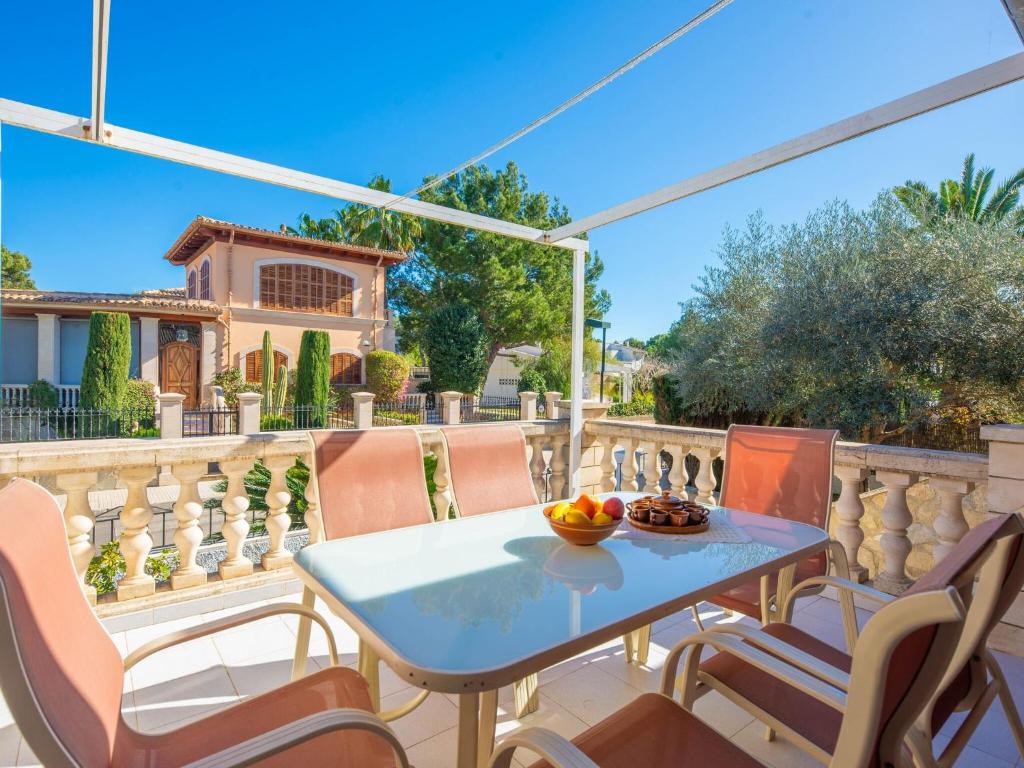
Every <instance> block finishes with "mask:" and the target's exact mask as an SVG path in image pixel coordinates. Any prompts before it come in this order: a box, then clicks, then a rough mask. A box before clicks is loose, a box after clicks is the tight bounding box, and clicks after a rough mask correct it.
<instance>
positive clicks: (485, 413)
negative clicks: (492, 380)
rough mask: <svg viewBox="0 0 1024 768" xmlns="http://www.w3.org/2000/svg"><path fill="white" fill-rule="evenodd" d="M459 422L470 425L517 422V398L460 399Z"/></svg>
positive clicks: (472, 397)
mask: <svg viewBox="0 0 1024 768" xmlns="http://www.w3.org/2000/svg"><path fill="white" fill-rule="evenodd" d="M459 418H460V421H462V422H463V423H466V424H471V423H475V422H481V421H518V420H519V398H518V397H474V396H470V395H467V396H466V397H464V398H462V403H461V412H460V414H459Z"/></svg>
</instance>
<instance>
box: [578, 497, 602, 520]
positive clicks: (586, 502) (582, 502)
mask: <svg viewBox="0 0 1024 768" xmlns="http://www.w3.org/2000/svg"><path fill="white" fill-rule="evenodd" d="M573 506H574V507H576V509H578V510H579V511H580V512H583V513H584V514H586V516H587V517H593V516H594V515H595V514H597V513H598V512H600V511H601V502H600V501H599V500H598V499H595V498H594V497H593V496H591V495H590V494H587V493H581V494H580V497H579V498H578V499H576V501H574V502H573Z"/></svg>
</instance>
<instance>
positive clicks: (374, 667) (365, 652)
mask: <svg viewBox="0 0 1024 768" xmlns="http://www.w3.org/2000/svg"><path fill="white" fill-rule="evenodd" d="M356 668H357V669H358V671H359V674H361V675H362V676H363V677H364V678H366V683H367V685H368V686H369V687H370V701H371V702H372V704H373V711H374V712H380V659H379V658H378V657H377V653H376V652H375V651H374V650H373V648H371V647H370V645H369V644H368V643H364V642H363V640H362V638H360V640H359V659H358V661H357V662H356Z"/></svg>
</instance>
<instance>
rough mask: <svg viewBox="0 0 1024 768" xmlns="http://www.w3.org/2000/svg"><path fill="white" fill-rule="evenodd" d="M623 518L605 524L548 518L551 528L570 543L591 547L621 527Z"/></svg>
mask: <svg viewBox="0 0 1024 768" xmlns="http://www.w3.org/2000/svg"><path fill="white" fill-rule="evenodd" d="M621 522H622V521H621V520H613V521H612V522H610V523H606V524H605V525H570V524H568V523H564V522H561V521H559V520H552V519H551V518H550V517H549V518H548V525H550V526H551V530H552V531H554V532H555V533H557V534H558V535H559V536H561V537H562V538H563V539H565V540H566V541H567V542H569V543H570V544H575V545H577V546H580V547H589V546H591V545H593V544H597V543H598V542H600V541H604V540H605V539H607V538H608V537H609V536H611V535H612V534H613V533H615V529H616V528H618V527H619V523H621Z"/></svg>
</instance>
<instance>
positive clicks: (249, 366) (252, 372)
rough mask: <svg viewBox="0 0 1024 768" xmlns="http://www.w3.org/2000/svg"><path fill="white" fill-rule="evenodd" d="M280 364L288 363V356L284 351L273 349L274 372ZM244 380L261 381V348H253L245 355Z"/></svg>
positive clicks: (275, 372)
mask: <svg viewBox="0 0 1024 768" xmlns="http://www.w3.org/2000/svg"><path fill="white" fill-rule="evenodd" d="M282 365H284V366H287V365H288V356H287V355H286V354H285V353H284V352H278V351H277V350H276V349H275V350H274V374H275V375H276V374H277V369H278V368H280V367H281V366H282ZM245 380H246V381H253V382H256V383H257V384H259V383H260V382H261V381H263V350H262V349H254V350H253V351H252V352H250V353H248V354H247V355H246V356H245Z"/></svg>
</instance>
